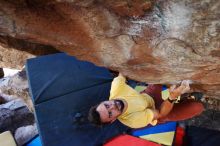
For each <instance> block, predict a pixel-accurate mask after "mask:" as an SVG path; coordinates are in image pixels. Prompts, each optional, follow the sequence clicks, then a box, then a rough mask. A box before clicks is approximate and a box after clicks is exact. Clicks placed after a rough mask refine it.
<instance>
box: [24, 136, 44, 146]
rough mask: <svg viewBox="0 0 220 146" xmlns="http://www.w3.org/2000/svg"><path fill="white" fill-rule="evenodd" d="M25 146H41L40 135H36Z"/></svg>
mask: <svg viewBox="0 0 220 146" xmlns="http://www.w3.org/2000/svg"><path fill="white" fill-rule="evenodd" d="M26 146H42V144H41V140H40V137H39V136H37V137H35V138H34V139H33V140H31V141H30V142H29V143H28V144H26Z"/></svg>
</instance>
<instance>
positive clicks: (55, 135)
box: [26, 53, 128, 146]
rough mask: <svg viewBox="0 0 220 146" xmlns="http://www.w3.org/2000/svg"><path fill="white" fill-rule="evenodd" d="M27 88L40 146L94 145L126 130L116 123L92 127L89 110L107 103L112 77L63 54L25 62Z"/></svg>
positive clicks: (90, 64)
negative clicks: (89, 120) (32, 104)
mask: <svg viewBox="0 0 220 146" xmlns="http://www.w3.org/2000/svg"><path fill="white" fill-rule="evenodd" d="M26 71H27V76H28V80H29V89H30V93H31V96H32V100H33V103H34V107H35V115H36V119H37V124H38V129H39V134H40V138H41V141H42V145H43V146H97V145H102V144H103V143H104V142H105V141H106V140H107V139H109V138H112V137H114V136H116V135H119V134H121V133H123V132H124V131H126V130H127V129H128V127H126V126H124V125H122V124H121V123H120V122H118V121H117V122H115V123H113V124H111V125H107V126H104V127H95V126H93V125H91V124H90V123H89V122H88V120H87V114H88V111H89V108H90V107H91V106H93V105H96V104H98V103H99V102H101V101H104V100H107V99H108V97H109V91H110V87H111V82H112V79H113V77H112V75H111V74H110V72H109V71H108V70H107V69H106V68H103V67H97V66H95V65H94V64H92V63H89V62H85V61H79V60H77V59H76V58H74V57H72V56H68V55H66V54H64V53H59V54H55V55H47V56H42V57H38V58H34V59H29V60H27V63H26Z"/></svg>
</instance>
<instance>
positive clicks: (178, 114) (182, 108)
mask: <svg viewBox="0 0 220 146" xmlns="http://www.w3.org/2000/svg"><path fill="white" fill-rule="evenodd" d="M161 91H162V85H158V84H156V85H148V87H147V88H146V89H145V90H144V91H142V92H141V93H147V94H148V95H150V96H151V97H152V98H153V99H154V102H155V107H156V108H157V109H160V106H161V104H162V103H163V101H164V100H163V99H162V96H161ZM203 110H204V106H203V104H202V103H200V102H198V101H195V100H185V101H182V102H181V103H176V104H175V105H174V107H173V109H172V111H171V112H170V113H169V114H168V115H167V116H166V117H165V118H163V119H160V121H161V122H166V121H180V120H186V119H189V118H192V117H194V116H197V115H199V114H201V113H202V111H203Z"/></svg>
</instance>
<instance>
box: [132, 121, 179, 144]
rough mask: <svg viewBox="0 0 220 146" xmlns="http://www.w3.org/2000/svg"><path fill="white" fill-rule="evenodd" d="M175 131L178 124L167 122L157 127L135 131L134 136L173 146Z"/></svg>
mask: <svg viewBox="0 0 220 146" xmlns="http://www.w3.org/2000/svg"><path fill="white" fill-rule="evenodd" d="M175 130H176V122H167V123H164V124H158V125H156V126H151V127H149V126H148V127H145V128H140V129H136V130H133V132H132V135H133V136H138V137H140V138H143V139H146V140H150V141H153V142H157V143H161V144H164V145H172V143H173V139H174V136H175Z"/></svg>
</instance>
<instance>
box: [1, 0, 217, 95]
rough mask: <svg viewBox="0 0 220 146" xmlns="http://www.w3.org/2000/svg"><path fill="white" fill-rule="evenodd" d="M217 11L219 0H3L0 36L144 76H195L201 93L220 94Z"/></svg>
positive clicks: (153, 79) (172, 79)
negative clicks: (49, 47)
mask: <svg viewBox="0 0 220 146" xmlns="http://www.w3.org/2000/svg"><path fill="white" fill-rule="evenodd" d="M219 10H220V1H215V0H200V1H198V0H183V1H177V0H168V1H163V0H158V1H150V0H136V1H127V0H105V1H101V0H38V1H37V0H17V1H13V0H8V1H4V0H1V2H0V35H1V37H2V38H4V39H5V38H6V37H9V38H10V39H15V40H16V39H19V40H23V41H25V42H26V43H37V44H42V45H45V46H53V47H54V48H56V49H58V50H60V51H64V52H67V53H69V54H70V55H74V56H76V57H78V58H79V59H82V60H88V61H91V62H93V63H96V64H97V65H101V66H105V67H108V68H110V69H113V70H117V71H120V72H122V73H123V74H124V75H126V76H128V77H130V78H132V79H135V80H139V81H146V82H148V83H163V84H171V83H178V82H179V81H180V80H183V79H190V80H191V81H192V83H193V86H194V88H195V90H199V91H204V92H206V95H207V96H212V97H215V98H220V90H219V89H220V41H219V40H220V33H219V32H220V11H219ZM1 42H2V44H3V45H4V44H5V43H4V41H1ZM3 49H5V50H8V48H7V47H6V48H3ZM24 50H25V49H24ZM35 50H37V49H35ZM30 54H32V53H30ZM1 56H5V55H4V54H1ZM24 58H28V57H24ZM1 61H2V62H3V63H5V62H6V61H4V60H1ZM21 64H22V63H21Z"/></svg>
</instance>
